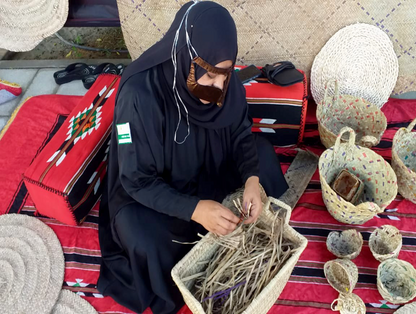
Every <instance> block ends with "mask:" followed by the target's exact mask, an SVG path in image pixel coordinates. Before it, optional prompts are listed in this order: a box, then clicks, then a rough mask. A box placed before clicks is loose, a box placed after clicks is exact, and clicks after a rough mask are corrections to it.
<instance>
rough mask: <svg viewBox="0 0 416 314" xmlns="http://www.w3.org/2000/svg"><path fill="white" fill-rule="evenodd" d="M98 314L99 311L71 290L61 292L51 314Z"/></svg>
mask: <svg viewBox="0 0 416 314" xmlns="http://www.w3.org/2000/svg"><path fill="white" fill-rule="evenodd" d="M80 313H82V314H97V311H96V310H95V309H94V308H93V307H92V305H91V304H89V303H88V302H87V301H85V300H84V299H83V298H81V297H80V296H78V295H76V294H75V293H73V292H71V291H69V290H61V293H60V294H59V298H58V302H56V304H55V306H54V308H53V310H52V312H51V314H80Z"/></svg>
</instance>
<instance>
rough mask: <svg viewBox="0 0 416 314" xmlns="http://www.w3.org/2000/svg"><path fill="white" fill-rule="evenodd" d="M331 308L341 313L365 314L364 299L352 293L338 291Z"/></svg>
mask: <svg viewBox="0 0 416 314" xmlns="http://www.w3.org/2000/svg"><path fill="white" fill-rule="evenodd" d="M331 310H333V311H340V313H341V314H365V313H366V307H365V303H364V301H363V300H362V299H361V298H360V297H359V296H358V295H356V294H354V293H340V295H339V297H338V299H336V300H334V302H332V304H331Z"/></svg>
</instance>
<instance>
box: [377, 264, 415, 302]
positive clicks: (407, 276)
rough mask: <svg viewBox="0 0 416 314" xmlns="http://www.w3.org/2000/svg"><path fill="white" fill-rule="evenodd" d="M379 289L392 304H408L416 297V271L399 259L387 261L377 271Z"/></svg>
mask: <svg viewBox="0 0 416 314" xmlns="http://www.w3.org/2000/svg"><path fill="white" fill-rule="evenodd" d="M377 289H378V292H380V294H381V296H382V297H383V298H384V299H385V300H386V301H389V302H390V303H393V304H404V303H407V302H409V301H410V300H412V299H413V298H414V297H416V270H415V269H414V267H413V266H412V265H411V264H410V263H408V262H406V261H402V260H399V259H397V258H391V259H388V260H385V261H384V262H382V263H381V264H380V265H379V266H378V269H377Z"/></svg>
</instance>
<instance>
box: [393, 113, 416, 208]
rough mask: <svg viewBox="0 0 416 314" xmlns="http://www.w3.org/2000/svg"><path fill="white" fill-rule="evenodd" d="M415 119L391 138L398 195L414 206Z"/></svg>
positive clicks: (415, 187)
mask: <svg viewBox="0 0 416 314" xmlns="http://www.w3.org/2000/svg"><path fill="white" fill-rule="evenodd" d="M415 125H416V119H415V120H413V122H412V123H410V124H409V126H408V127H407V128H400V129H399V130H398V131H397V132H396V134H395V135H394V138H393V148H392V153H391V157H392V158H391V165H392V167H393V169H394V171H395V172H396V175H397V183H398V185H399V193H400V194H401V195H402V196H403V197H404V198H406V199H408V200H409V201H411V202H413V203H415V204H416V132H412V130H413V128H414V127H415Z"/></svg>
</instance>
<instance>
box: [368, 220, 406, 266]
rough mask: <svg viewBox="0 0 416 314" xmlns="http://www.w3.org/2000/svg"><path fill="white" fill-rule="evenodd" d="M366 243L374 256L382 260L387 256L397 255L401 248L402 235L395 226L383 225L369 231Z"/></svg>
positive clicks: (393, 256)
mask: <svg viewBox="0 0 416 314" xmlns="http://www.w3.org/2000/svg"><path fill="white" fill-rule="evenodd" d="M368 245H369V246H370V250H371V253H373V256H374V258H375V259H376V260H378V261H380V262H384V261H385V260H387V259H389V258H397V257H398V256H399V252H400V249H401V248H402V235H401V233H400V231H399V230H398V229H397V228H396V227H393V226H391V225H384V226H381V227H379V228H377V229H375V230H374V231H373V232H372V233H371V235H370V239H369V241H368Z"/></svg>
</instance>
